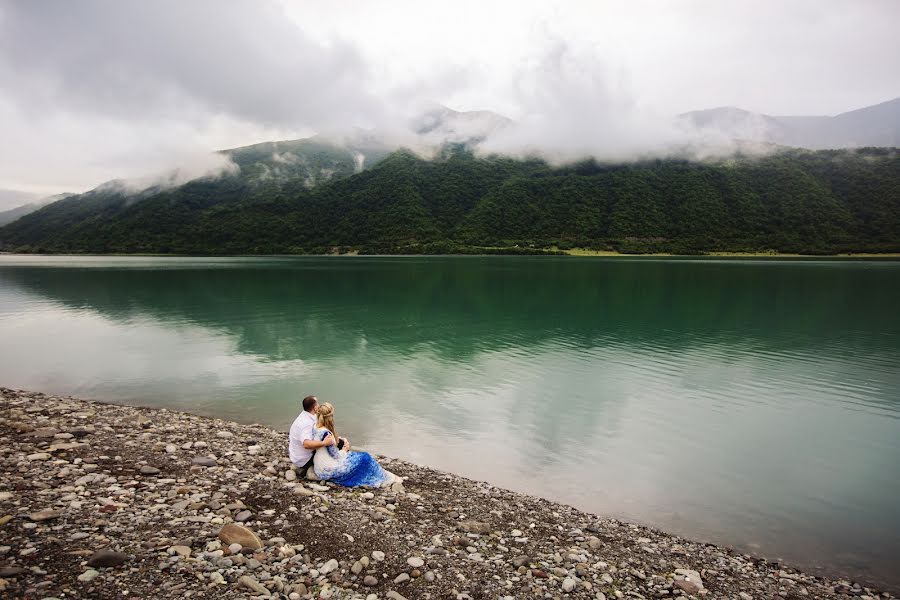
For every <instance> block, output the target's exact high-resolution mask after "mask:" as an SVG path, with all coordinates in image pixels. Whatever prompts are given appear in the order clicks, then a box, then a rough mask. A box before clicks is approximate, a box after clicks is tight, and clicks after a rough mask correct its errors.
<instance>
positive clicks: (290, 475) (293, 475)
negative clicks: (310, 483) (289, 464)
mask: <svg viewBox="0 0 900 600" xmlns="http://www.w3.org/2000/svg"><path fill="white" fill-rule="evenodd" d="M284 478H285V479H287V480H288V481H297V472H296V471H294V470H293V469H288V470H287V471H285V472H284Z"/></svg>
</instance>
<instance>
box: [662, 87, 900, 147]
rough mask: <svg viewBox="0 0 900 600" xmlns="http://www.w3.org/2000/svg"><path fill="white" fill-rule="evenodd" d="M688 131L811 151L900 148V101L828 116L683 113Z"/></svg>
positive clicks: (727, 110) (710, 111) (725, 109)
mask: <svg viewBox="0 0 900 600" xmlns="http://www.w3.org/2000/svg"><path fill="white" fill-rule="evenodd" d="M679 122H680V123H681V124H682V126H684V127H686V128H687V129H688V130H693V132H695V133H696V134H698V135H700V136H705V137H713V136H725V137H728V138H731V139H735V140H743V141H753V142H763V143H773V144H780V145H784V146H794V147H797V148H808V149H814V150H815V149H828V148H863V147H867V146H868V147H897V146H900V98H895V99H893V100H889V101H887V102H882V103H881V104H876V105H875V106H868V107H865V108H861V109H859V110H853V111H850V112H845V113H841V114H839V115H836V116H833V117H828V116H811V117H798V116H769V115H764V114H760V113H754V112H750V111H746V110H742V109H740V108H734V107H722V108H712V109H708V110H699V111H693V112H688V113H684V114H682V115H679Z"/></svg>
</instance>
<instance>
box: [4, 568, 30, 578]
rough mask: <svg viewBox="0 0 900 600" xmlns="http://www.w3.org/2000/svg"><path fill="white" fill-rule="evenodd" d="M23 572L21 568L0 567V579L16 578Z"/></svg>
mask: <svg viewBox="0 0 900 600" xmlns="http://www.w3.org/2000/svg"><path fill="white" fill-rule="evenodd" d="M24 572H25V569H24V568H23V567H0V577H3V578H10V577H18V576H19V575H21V574H22V573H24Z"/></svg>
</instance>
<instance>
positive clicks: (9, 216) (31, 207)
mask: <svg viewBox="0 0 900 600" xmlns="http://www.w3.org/2000/svg"><path fill="white" fill-rule="evenodd" d="M71 195H72V194H56V195H54V196H48V197H46V198H41V199H39V200H36V201H34V202H29V203H28V204H22V205H20V206H17V207H15V208H11V209H9V210H4V211H2V212H0V227H2V226H3V225H6V224H7V223H12V222H13V221H15V220H16V219H18V218H20V217H24V216H25V215H27V214H29V213H33V212H34V211H36V210H38V209H39V208H42V207H44V206H47V205H48V204H52V203H53V202H56V201H57V200H62V199H63V198H67V197H69V196H71Z"/></svg>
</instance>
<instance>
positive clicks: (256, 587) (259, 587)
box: [238, 575, 272, 598]
mask: <svg viewBox="0 0 900 600" xmlns="http://www.w3.org/2000/svg"><path fill="white" fill-rule="evenodd" d="M238 583H239V584H240V585H241V586H243V587H245V588H247V589H248V590H250V591H251V592H253V593H254V594H259V595H260V596H265V597H266V598H270V597H271V596H272V594H271V593H270V592H269V590H268V589H266V586H264V585H263V584H261V583H260V582H258V581H257V580H256V579H254V578H253V577H250V576H249V575H242V576H241V577H240V578H238Z"/></svg>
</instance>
